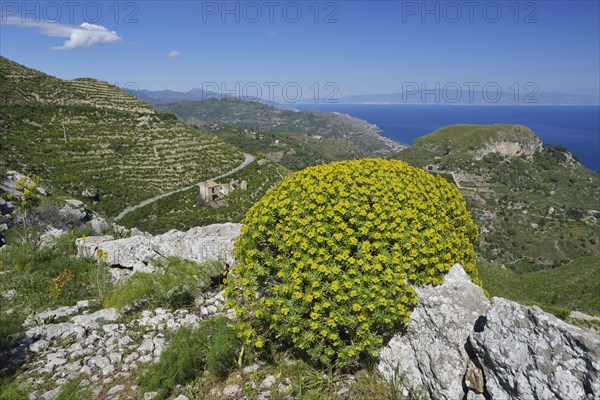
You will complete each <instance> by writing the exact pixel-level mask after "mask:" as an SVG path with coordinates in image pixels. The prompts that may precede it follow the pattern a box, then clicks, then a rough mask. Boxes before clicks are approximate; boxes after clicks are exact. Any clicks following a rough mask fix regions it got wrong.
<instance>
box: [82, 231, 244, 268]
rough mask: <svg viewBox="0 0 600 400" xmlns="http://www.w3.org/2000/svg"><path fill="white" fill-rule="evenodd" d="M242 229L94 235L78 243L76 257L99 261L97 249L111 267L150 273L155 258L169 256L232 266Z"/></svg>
mask: <svg viewBox="0 0 600 400" xmlns="http://www.w3.org/2000/svg"><path fill="white" fill-rule="evenodd" d="M240 227H241V225H240V224H234V223H226V224H215V225H208V226H203V227H196V228H192V229H190V230H189V231H187V232H180V231H177V230H171V231H169V232H167V233H164V234H162V235H157V236H152V235H150V234H147V235H136V236H131V237H128V238H124V239H114V238H113V237H112V236H92V237H88V238H85V239H78V240H77V254H78V255H79V256H80V257H93V258H96V259H100V255H99V253H100V252H98V250H102V252H104V253H105V254H106V259H104V261H105V262H106V263H107V265H108V266H113V267H120V268H124V269H129V270H132V271H133V272H150V271H152V269H153V268H152V261H153V260H154V259H156V258H159V257H170V256H176V257H180V258H182V259H186V260H192V261H196V262H200V263H202V262H206V261H209V260H219V261H223V262H225V263H228V264H230V263H232V262H233V256H232V252H233V244H234V242H235V239H236V238H237V236H238V235H239V233H240Z"/></svg>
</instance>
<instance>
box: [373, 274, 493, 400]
mask: <svg viewBox="0 0 600 400" xmlns="http://www.w3.org/2000/svg"><path fill="white" fill-rule="evenodd" d="M415 290H416V293H417V296H418V298H419V304H418V306H417V307H416V308H415V309H414V310H413V312H412V313H411V316H410V323H409V324H408V326H407V329H406V333H404V334H399V335H396V336H394V337H393V338H392V339H391V340H390V342H389V343H388V345H387V347H385V348H384V349H383V350H382V351H381V353H380V362H379V365H378V368H379V370H380V372H381V373H382V374H383V376H384V377H385V378H386V379H388V380H390V381H392V380H397V378H398V377H399V376H402V377H404V380H405V382H404V385H405V386H406V387H405V388H404V389H405V395H408V391H409V388H411V387H412V388H417V389H418V388H420V389H421V390H424V391H425V392H427V393H430V395H432V398H436V399H446V400H456V399H462V398H463V396H464V395H465V393H464V390H463V377H464V376H465V373H466V372H467V366H468V365H469V363H470V361H469V360H470V357H469V354H468V353H467V351H466V350H465V343H466V342H467V339H468V337H469V335H470V334H471V332H473V327H474V324H475V321H477V320H478V318H479V316H481V315H483V314H484V313H485V311H486V310H487V308H488V306H489V300H488V299H487V298H486V297H485V295H484V294H483V289H481V287H479V286H477V285H475V284H474V283H472V282H471V280H470V279H469V277H468V275H467V274H466V273H465V271H464V270H463V268H462V267H461V266H460V265H458V264H456V265H454V266H453V267H452V268H451V269H450V271H449V272H448V274H447V275H446V278H445V280H444V283H443V284H442V285H440V286H435V287H433V286H427V287H421V288H418V287H417V288H415ZM434 395H435V396H434Z"/></svg>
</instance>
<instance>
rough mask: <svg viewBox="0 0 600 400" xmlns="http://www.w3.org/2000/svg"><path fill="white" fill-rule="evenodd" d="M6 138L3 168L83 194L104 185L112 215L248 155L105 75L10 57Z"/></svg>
mask: <svg viewBox="0 0 600 400" xmlns="http://www.w3.org/2000/svg"><path fill="white" fill-rule="evenodd" d="M0 138H1V140H0V168H2V169H15V170H19V171H23V172H33V173H35V174H38V175H41V176H42V178H43V179H44V180H45V181H46V182H48V183H50V184H51V185H52V186H54V187H55V188H57V189H60V191H62V192H65V193H68V194H69V195H70V196H75V197H79V198H81V199H84V196H83V194H82V192H87V193H97V196H94V197H95V198H94V199H93V201H94V207H95V208H96V209H97V210H99V211H102V212H103V213H105V214H106V215H109V216H112V215H115V214H116V213H118V212H119V211H121V210H122V209H123V208H125V207H126V206H128V205H132V204H136V203H138V202H139V201H141V200H144V199H146V198H149V197H152V196H154V195H157V194H159V193H162V192H164V191H169V190H172V189H176V188H179V187H184V186H187V185H190V184H192V183H195V182H199V181H201V180H202V179H203V178H204V179H206V178H210V177H213V176H217V175H220V174H221V173H223V172H226V171H228V170H230V169H231V168H232V167H234V166H236V165H238V164H239V163H240V162H241V161H242V159H243V155H242V154H241V152H240V151H239V150H238V149H236V148H235V147H233V146H231V145H228V144H226V143H224V142H222V141H220V140H218V139H215V138H214V136H213V135H208V134H207V133H206V132H201V131H199V130H197V129H194V128H192V127H189V126H186V125H184V124H182V123H180V122H179V121H178V120H177V119H176V118H175V117H174V116H173V115H164V114H159V113H157V112H156V110H155V109H154V108H152V107H151V106H150V105H148V104H146V103H144V102H142V101H140V100H138V99H137V98H136V97H134V96H132V95H130V94H129V93H126V92H124V91H122V90H120V89H119V88H117V87H115V86H113V85H110V84H108V83H106V82H102V81H98V80H95V79H88V78H85V79H74V80H71V81H66V80H62V79H58V78H55V77H52V76H49V75H46V74H44V73H42V72H39V71H36V70H33V69H30V68H27V67H25V66H23V65H20V64H17V63H15V62H12V61H10V60H8V59H6V58H4V57H0ZM0 172H1V171H0ZM89 189H93V190H89Z"/></svg>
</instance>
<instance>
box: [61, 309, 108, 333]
mask: <svg viewBox="0 0 600 400" xmlns="http://www.w3.org/2000/svg"><path fill="white" fill-rule="evenodd" d="M118 318H119V313H117V311H116V310H115V309H114V308H105V309H103V310H99V311H96V312H95V313H92V314H82V315H76V316H74V317H73V318H71V321H73V322H74V323H75V324H78V325H80V326H83V327H84V328H86V329H90V328H97V327H98V326H100V325H101V324H103V323H106V322H113V321H116V320H117V319H118Z"/></svg>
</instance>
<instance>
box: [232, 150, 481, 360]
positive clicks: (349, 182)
mask: <svg viewBox="0 0 600 400" xmlns="http://www.w3.org/2000/svg"><path fill="white" fill-rule="evenodd" d="M477 231H478V230H477V227H476V226H475V224H474V223H473V221H472V220H471V216H470V215H469V213H468V211H467V209H466V207H465V203H464V201H463V200H462V197H461V195H460V193H459V191H458V189H456V187H454V186H453V185H451V184H450V183H448V182H447V181H445V180H444V179H443V178H441V177H438V176H434V175H431V174H429V173H427V172H425V171H423V170H420V169H417V168H414V167H411V166H409V165H408V164H406V163H404V162H402V161H396V160H382V159H363V160H356V161H342V162H337V163H333V164H328V165H322V166H317V167H312V168H307V169H305V170H303V171H300V172H297V173H295V174H293V175H291V176H289V177H287V178H286V179H285V180H284V181H282V182H281V183H280V184H278V185H277V186H276V187H274V188H273V189H271V190H270V191H269V192H268V193H267V194H266V195H265V197H264V198H262V199H261V200H260V201H259V202H257V203H256V204H255V205H254V206H253V207H252V208H251V209H250V210H249V211H248V213H247V214H246V217H245V219H244V221H243V226H242V232H241V234H240V236H239V238H238V240H237V242H236V245H235V255H236V259H237V260H238V264H237V265H235V266H234V267H232V268H231V269H230V271H229V273H228V276H227V279H226V281H225V295H226V297H227V301H228V304H229V306H230V307H231V308H233V309H234V310H235V311H236V313H237V316H238V323H237V328H238V332H239V334H240V336H241V337H242V339H243V340H244V341H245V343H246V344H248V345H254V346H256V347H258V348H260V347H263V346H264V345H265V343H267V342H270V343H275V344H277V345H283V346H292V347H294V348H295V349H297V350H299V351H301V352H303V353H304V354H306V355H308V356H309V357H310V358H311V359H312V360H313V361H314V362H317V363H322V364H324V365H330V364H332V363H334V364H335V365H336V366H338V367H342V366H347V365H349V364H351V363H352V362H354V361H356V360H357V359H358V358H359V357H360V356H361V355H365V354H375V353H376V352H377V350H378V349H379V348H380V347H381V346H382V344H383V343H384V340H385V339H386V338H387V337H388V336H389V335H392V334H393V333H394V332H395V331H397V329H398V328H399V327H400V326H402V324H406V323H407V322H408V320H409V315H410V312H411V310H412V309H413V307H414V306H415V305H416V303H417V298H416V296H415V292H414V290H413V287H412V285H426V284H434V285H438V284H441V283H442V282H443V279H444V274H445V273H446V272H447V271H448V270H449V269H450V267H451V266H452V265H453V264H454V263H461V264H462V265H463V266H464V267H465V270H466V271H467V272H468V273H469V275H470V276H471V278H473V280H474V281H475V282H478V278H477V271H476V269H475V258H474V250H473V243H474V241H475V239H476V237H477Z"/></svg>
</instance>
